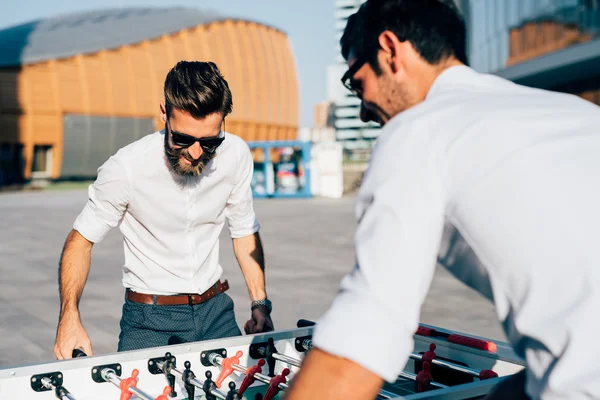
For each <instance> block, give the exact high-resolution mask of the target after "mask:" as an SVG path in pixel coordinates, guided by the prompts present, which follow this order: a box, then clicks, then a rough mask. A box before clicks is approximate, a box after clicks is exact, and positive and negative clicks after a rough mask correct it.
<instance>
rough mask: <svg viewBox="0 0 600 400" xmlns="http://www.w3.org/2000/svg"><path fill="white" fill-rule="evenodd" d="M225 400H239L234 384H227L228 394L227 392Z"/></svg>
mask: <svg viewBox="0 0 600 400" xmlns="http://www.w3.org/2000/svg"><path fill="white" fill-rule="evenodd" d="M225 400H240V396H239V395H238V392H237V390H235V382H233V381H231V382H229V392H227V398H226V399H225Z"/></svg>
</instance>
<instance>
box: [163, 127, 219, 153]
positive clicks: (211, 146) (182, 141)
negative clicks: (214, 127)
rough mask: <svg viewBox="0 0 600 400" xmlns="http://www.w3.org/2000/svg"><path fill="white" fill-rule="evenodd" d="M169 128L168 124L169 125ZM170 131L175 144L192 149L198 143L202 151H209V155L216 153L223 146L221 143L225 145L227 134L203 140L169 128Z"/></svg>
mask: <svg viewBox="0 0 600 400" xmlns="http://www.w3.org/2000/svg"><path fill="white" fill-rule="evenodd" d="M167 126H168V124H167ZM169 131H170V132H171V139H172V140H173V144H174V145H176V146H179V147H184V148H185V147H190V146H191V145H193V144H194V143H196V142H199V143H200V147H202V150H204V151H207V152H209V153H212V152H214V151H215V150H216V149H217V147H219V146H220V145H221V143H223V140H225V132H224V131H221V133H220V134H219V136H211V137H203V138H197V137H194V136H190V135H186V134H184V133H179V132H173V131H172V130H171V128H169Z"/></svg>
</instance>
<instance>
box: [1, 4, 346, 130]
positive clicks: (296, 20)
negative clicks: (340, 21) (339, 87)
mask: <svg viewBox="0 0 600 400" xmlns="http://www.w3.org/2000/svg"><path fill="white" fill-rule="evenodd" d="M2 3H3V4H2V12H1V13H0V29H2V28H5V27H8V26H12V25H16V24H19V23H22V22H27V21H31V20H34V19H40V18H46V17H50V16H54V15H58V14H65V13H70V12H74V11H83V10H94V9H99V8H113V7H135V6H145V7H168V6H184V7H194V8H199V9H212V10H215V11H218V12H220V13H222V14H225V15H231V16H235V17H241V18H249V19H252V20H256V21H260V22H264V23H266V24H269V25H273V26H276V27H278V28H280V29H282V30H284V31H285V32H287V34H288V36H289V38H290V41H291V43H292V47H293V49H294V56H295V58H296V68H297V70H298V76H299V85H300V96H301V98H300V104H301V109H300V125H301V126H303V127H305V126H311V125H312V122H313V108H314V105H315V104H316V103H318V102H320V101H323V100H326V96H327V93H326V87H327V84H326V68H327V65H328V64H330V63H332V62H333V59H334V56H335V54H334V51H335V42H334V39H333V23H334V19H333V0H195V1H194V0H176V1H170V0H162V1H160V0H84V1H82V0H3V1H2Z"/></svg>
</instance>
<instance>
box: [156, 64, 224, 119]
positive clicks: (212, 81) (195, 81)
mask: <svg viewBox="0 0 600 400" xmlns="http://www.w3.org/2000/svg"><path fill="white" fill-rule="evenodd" d="M164 92H165V93H164V95H165V108H166V111H167V118H168V117H169V116H170V115H171V110H173V109H177V110H181V111H187V112H188V113H190V114H191V115H192V116H193V117H194V118H204V117H206V116H208V115H211V114H214V113H222V114H223V117H226V116H227V115H229V114H230V113H231V112H232V111H233V101H232V97H231V91H230V90H229V85H228V84H227V81H226V80H225V78H223V75H221V72H220V71H219V68H218V67H217V65H216V64H215V63H213V62H201V61H180V62H178V63H177V65H175V66H174V67H173V68H172V69H171V70H170V71H169V73H168V74H167V77H166V79H165V86H164Z"/></svg>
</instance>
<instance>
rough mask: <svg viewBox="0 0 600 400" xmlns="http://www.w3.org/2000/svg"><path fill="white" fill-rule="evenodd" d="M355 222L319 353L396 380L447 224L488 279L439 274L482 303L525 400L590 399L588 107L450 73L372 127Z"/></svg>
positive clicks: (593, 115) (599, 305)
mask: <svg viewBox="0 0 600 400" xmlns="http://www.w3.org/2000/svg"><path fill="white" fill-rule="evenodd" d="M356 211H357V219H358V228H357V232H356V236H355V240H356V255H357V266H356V267H355V268H354V271H353V272H352V273H350V274H349V275H347V276H346V277H345V278H344V280H343V281H342V283H341V290H340V293H339V294H338V296H337V298H336V299H335V300H334V303H333V305H332V307H331V309H330V310H329V311H328V312H327V313H326V314H325V315H324V316H323V318H322V320H321V321H320V324H319V325H318V327H317V328H316V332H315V336H314V342H315V345H316V346H318V347H321V348H323V349H324V350H326V351H328V352H331V353H333V354H336V355H339V356H343V357H347V358H349V359H351V360H354V361H356V362H357V363H359V364H361V365H362V366H364V367H365V368H367V369H370V370H371V371H373V372H374V373H376V374H378V375H379V376H381V377H383V378H384V379H386V380H388V381H394V380H395V379H396V377H397V375H398V373H399V372H400V371H401V369H402V368H403V367H404V366H405V364H406V362H407V359H408V358H407V357H408V353H409V352H410V351H411V350H412V349H413V334H414V332H415V330H416V329H417V326H418V322H419V314H420V307H421V305H422V303H423V300H424V299H425V296H426V294H427V292H428V290H429V286H430V283H431V280H432V277H433V274H434V269H435V265H436V257H437V255H438V250H439V247H440V237H441V234H442V230H443V227H444V223H445V221H446V220H447V221H449V222H451V223H452V225H454V226H455V227H456V229H458V231H459V232H460V233H461V235H462V236H463V237H464V238H465V240H466V241H467V242H468V244H469V245H470V247H471V248H472V250H473V252H474V253H475V254H476V256H477V258H478V259H479V261H480V262H481V264H482V265H483V266H484V269H485V271H481V270H477V266H476V265H475V264H477V263H469V262H465V260H467V259H468V258H465V257H462V258H460V260H461V262H460V263H459V265H449V268H453V269H454V271H453V272H454V274H455V275H456V276H459V277H463V278H464V279H465V280H467V281H468V282H467V283H468V284H470V285H471V286H474V287H477V288H478V289H480V290H481V291H482V292H483V293H484V294H486V295H488V297H492V296H493V299H494V302H495V305H496V309H497V314H498V317H499V319H500V321H502V323H503V326H504V329H505V332H506V334H507V337H508V338H509V340H510V342H511V344H512V345H513V346H514V348H515V350H516V352H517V354H519V355H520V356H521V357H523V358H525V359H526V361H527V366H528V373H527V374H528V375H527V391H528V393H529V394H530V396H531V397H532V398H534V399H536V398H543V399H559V398H560V399H564V398H569V399H579V398H588V397H586V395H590V396H591V395H593V396H595V397H600V340H598V337H597V335H598V333H599V332H598V328H600V323H599V322H598V321H599V319H598V310H600V284H599V274H600V272H599V271H600V251H599V247H600V108H599V107H598V106H596V105H594V104H592V103H590V102H587V101H585V100H583V99H581V98H578V97H576V96H573V95H566V94H559V93H554V92H550V91H543V90H537V89H532V88H527V87H523V86H519V85H516V84H514V83H512V82H510V81H506V80H503V79H501V78H499V77H496V76H493V75H484V74H479V73H477V72H475V71H474V70H472V69H470V68H468V67H465V66H459V67H453V68H450V69H448V70H446V71H445V72H443V73H442V74H441V76H439V78H438V79H437V80H436V81H435V83H434V85H433V87H432V88H431V90H430V91H429V93H428V95H427V98H426V100H425V101H424V102H423V103H421V104H419V105H417V106H416V107H413V108H411V109H409V110H407V111H405V112H403V113H401V114H399V115H397V116H395V117H394V118H392V119H391V120H390V121H389V123H388V124H386V125H385V127H384V128H383V130H382V132H381V135H380V136H379V138H378V139H377V144H376V146H375V148H374V151H373V154H372V159H371V161H370V165H369V168H368V170H367V172H366V175H365V179H364V183H363V185H362V188H361V190H360V193H359V196H358V200H357V207H356ZM488 277H489V279H488ZM490 288H491V292H492V293H491V295H492V296H490V293H486V292H489V289H490ZM374 343H376V344H377V348H378V349H381V351H376V352H374V351H373V344H374Z"/></svg>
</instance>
